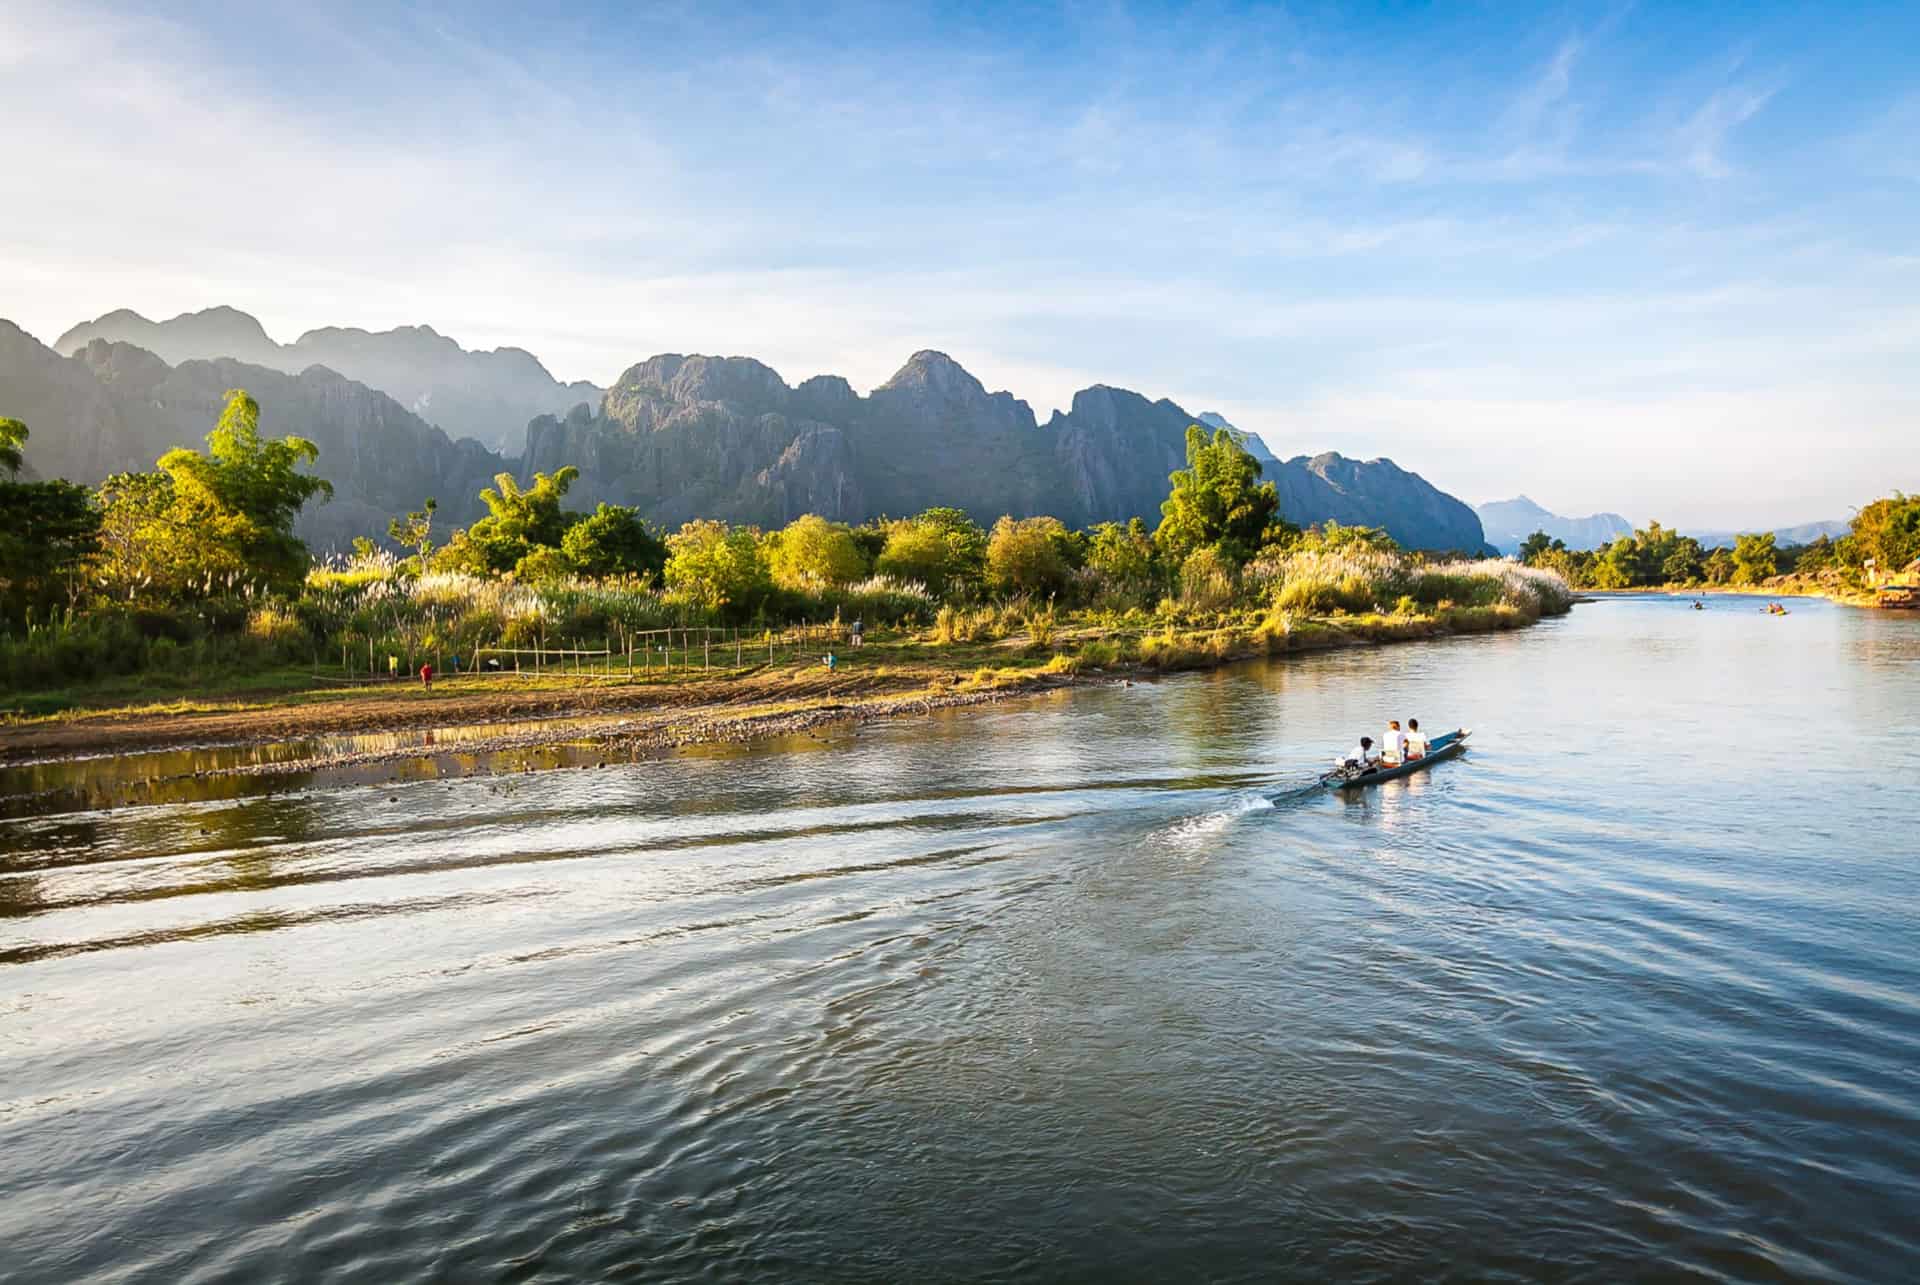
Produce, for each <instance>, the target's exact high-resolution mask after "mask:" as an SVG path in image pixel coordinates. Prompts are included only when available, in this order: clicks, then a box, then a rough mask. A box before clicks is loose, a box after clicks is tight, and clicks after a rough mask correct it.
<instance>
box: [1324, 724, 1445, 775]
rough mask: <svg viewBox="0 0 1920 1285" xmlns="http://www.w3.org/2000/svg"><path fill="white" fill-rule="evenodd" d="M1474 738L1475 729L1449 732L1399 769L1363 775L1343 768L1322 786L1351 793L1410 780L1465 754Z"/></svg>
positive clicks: (1371, 770)
mask: <svg viewBox="0 0 1920 1285" xmlns="http://www.w3.org/2000/svg"><path fill="white" fill-rule="evenodd" d="M1472 735H1473V729H1472V728H1462V729H1461V730H1459V731H1457V732H1447V733H1445V734H1444V735H1441V736H1436V737H1434V738H1433V740H1432V741H1430V742H1428V744H1427V752H1426V753H1425V754H1423V755H1421V756H1420V757H1419V758H1417V759H1410V760H1408V761H1407V762H1405V763H1402V764H1400V765H1399V766H1398V767H1373V768H1367V769H1366V770H1364V771H1360V772H1348V771H1347V770H1346V769H1344V768H1340V769H1336V770H1334V771H1332V772H1329V773H1327V774H1326V775H1325V776H1323V777H1321V778H1320V784H1321V786H1322V787H1323V788H1325V789H1329V790H1351V789H1354V788H1356V787H1358V786H1364V785H1378V784H1380V782H1382V781H1391V780H1393V779H1395V778H1396V777H1402V776H1411V775H1412V774H1413V773H1415V772H1419V771H1422V770H1424V769H1426V768H1430V767H1432V766H1433V765H1434V764H1435V763H1438V762H1440V760H1442V759H1450V758H1455V757H1457V756H1458V755H1460V754H1461V753H1463V752H1464V751H1465V750H1466V748H1467V738H1468V737H1469V736H1472Z"/></svg>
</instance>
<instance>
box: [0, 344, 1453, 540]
mask: <svg viewBox="0 0 1920 1285" xmlns="http://www.w3.org/2000/svg"><path fill="white" fill-rule="evenodd" d="M247 320H250V319H248V318H245V317H244V314H237V313H231V311H230V310H228V311H227V312H224V313H221V314H220V315H217V316H212V317H209V316H208V315H207V314H195V321H194V323H193V326H194V327H197V329H195V330H194V334H195V336H196V342H199V341H201V340H203V339H204V338H205V336H206V335H207V334H209V333H217V334H219V335H221V336H223V341H224V342H230V343H235V344H238V343H241V342H242V340H246V341H247V342H256V341H257V340H258V339H259V338H262V337H263V332H260V333H258V334H256V332H257V327H248V326H247V325H246V324H245V322H246V321H247ZM169 324H170V323H169ZM182 333H183V331H182V330H179V329H175V330H168V331H167V332H166V334H167V335H169V336H172V337H174V338H178V336H179V335H180V334H182ZM390 333H391V332H390ZM249 336H253V338H251V339H250V338H249ZM435 338H436V339H437V337H435ZM68 339H69V340H70V339H71V336H68ZM267 342H271V341H270V340H269V341H267ZM429 342H430V344H431V342H432V341H429ZM175 355H176V356H177V355H178V353H177V351H176V354H175ZM282 355H283V356H284V350H283V352H282ZM236 387H241V388H246V389H248V390H249V391H250V392H252V393H253V395H254V396H255V398H257V399H258V400H259V402H260V405H261V408H262V426H263V428H264V429H265V430H266V431H268V432H270V433H273V434H276V435H278V434H285V433H297V434H299V435H301V436H303V437H308V438H311V439H312V440H313V441H314V442H316V443H317V444H318V445H319V447H320V459H319V463H318V465H317V466H316V471H317V472H318V473H319V474H320V475H321V476H323V477H326V478H327V479H328V480H329V481H331V482H332V483H333V484H334V487H335V498H334V500H333V502H332V503H330V504H327V505H323V506H318V507H315V508H312V509H310V510H309V511H308V512H306V513H305V514H303V516H302V518H301V523H300V530H301V532H302V533H303V534H304V535H305V536H306V537H307V538H308V539H309V540H310V541H312V542H313V543H315V544H316V546H317V547H320V548H323V549H324V548H341V547H344V545H345V544H346V543H347V542H348V541H349V540H350V539H351V538H352V537H354V536H356V535H378V534H380V533H382V532H384V531H385V529H386V523H387V519H388V518H389V517H391V516H393V515H395V514H398V513H402V512H404V511H406V510H407V509H410V508H414V507H417V506H418V505H419V503H420V501H421V500H422V499H424V498H425V497H427V496H429V495H431V496H434V497H436V498H437V499H438V500H439V501H440V505H441V510H440V511H441V518H442V521H443V522H444V523H446V524H447V526H448V527H451V526H452V525H454V524H457V523H461V522H465V521H468V520H471V519H472V518H473V517H475V516H477V515H478V510H479V505H478V501H477V498H476V496H477V494H478V492H479V491H480V489H481V488H482V487H483V486H485V485H487V484H488V483H489V482H490V480H491V478H492V476H493V475H494V474H495V473H497V472H500V471H503V470H512V471H515V472H517V473H518V475H519V476H520V477H521V478H523V479H526V478H530V477H531V476H532V475H533V474H534V473H535V472H552V471H553V470H555V469H558V468H562V467H565V466H567V465H573V466H575V467H577V468H578V469H579V470H580V478H579V480H578V481H577V482H576V483H575V484H574V488H573V490H572V492H571V494H570V495H569V497H568V504H569V506H570V507H573V508H578V509H589V508H591V507H592V506H593V505H594V504H595V503H597V502H599V501H602V500H606V501H611V502H614V503H620V504H632V505H635V506H637V507H639V508H640V510H641V511H642V513H643V514H644V515H645V516H646V517H647V518H648V519H649V520H650V521H652V522H654V523H656V524H659V525H664V526H668V527H672V526H677V525H678V524H679V523H681V522H684V521H686V520H688V519H690V518H696V517H717V518H725V519H728V520H730V521H734V522H748V523H756V524H760V525H765V526H773V525H779V524H784V523H786V522H787V521H789V520H791V519H792V518H794V517H797V516H799V515H800V514H802V513H819V514H822V515H824V516H826V517H829V518H837V519H843V520H846V521H854V522H857V521H861V520H864V519H866V518H870V517H874V516H878V515H883V514H895V515H905V514H911V513H916V512H919V511H920V510H922V509H925V508H928V507H930V506H933V505H940V504H945V505H954V506H957V507H960V508H964V509H966V510H967V511H968V512H970V513H971V514H972V515H973V516H974V517H975V518H976V519H977V520H979V521H981V522H983V523H990V522H992V521H993V520H994V519H995V518H997V517H999V516H1000V515H1001V514H1003V513H1010V514H1014V515H1016V516H1026V515H1031V514H1037V513H1049V514H1053V515H1054V516H1057V517H1059V518H1061V519H1062V520H1064V521H1066V522H1068V523H1069V524H1071V525H1074V526H1087V525H1091V524H1093V523H1095V522H1101V521H1107V520H1116V521H1124V520H1125V519H1127V518H1132V517H1140V518H1144V519H1146V520H1147V521H1149V522H1156V521H1157V520H1158V517H1159V509H1160V503H1161V501H1162V500H1163V499H1165V497H1166V493H1167V475H1168V474H1169V473H1171V472H1172V471H1173V470H1175V469H1177V468H1180V467H1182V466H1183V465H1184V464H1185V460H1186V432H1187V428H1188V426H1189V425H1191V424H1193V423H1194V422H1195V421H1196V418H1197V417H1196V416H1194V415H1191V414H1189V413H1188V412H1187V411H1185V410H1183V409H1182V408H1181V407H1179V406H1177V405H1175V404H1174V403H1173V402H1170V401H1166V400H1160V401H1151V400H1149V399H1147V398H1145V397H1142V396H1141V395H1140V394H1138V393H1134V392H1130V391H1128V390H1126V389H1123V388H1111V387H1108V386H1105V385H1095V386H1094V387H1092V388H1087V389H1083V390H1081V391H1080V392H1079V393H1076V394H1075V395H1074V398H1073V403H1072V407H1071V409H1069V410H1067V411H1064V412H1056V413H1055V414H1054V415H1053V416H1052V417H1051V418H1049V419H1048V420H1047V422H1046V423H1045V424H1040V423H1037V422H1036V420H1035V417H1034V414H1033V410H1032V408H1031V407H1030V406H1028V405H1027V403H1025V402H1023V401H1021V400H1019V399H1018V398H1016V397H1014V396H1012V395H1011V394H1009V393H1005V392H989V391H988V390H987V389H986V387H985V386H984V385H982V384H981V383H980V381H979V380H978V379H976V378H974V377H973V376H972V375H971V374H969V373H968V372H967V371H966V370H965V369H963V368H962V367H961V366H960V365H959V363H957V362H955V361H954V360H953V359H952V358H950V357H948V356H946V355H945V354H943V353H938V352H932V351H925V352H918V353H915V354H914V355H913V356H912V357H911V358H909V359H908V361H907V363H906V364H905V365H904V366H902V367H901V368H900V370H899V372H898V373H896V374H895V375H894V376H893V378H891V379H889V380H888V381H887V382H886V383H884V384H882V385H880V386H879V387H878V388H875V389H874V390H873V391H872V393H870V394H869V395H867V396H865V397H862V396H860V395H859V394H858V393H856V392H855V391H854V390H853V387H852V386H851V385H850V384H848V382H847V381H846V380H844V379H842V378H839V377H838V376H833V375H822V376H817V377H815V378H812V379H808V380H806V381H805V382H803V383H801V384H799V385H798V386H790V385H788V384H787V382H786V381H785V380H784V379H782V378H781V377H780V376H779V375H778V374H777V373H775V372H774V371H773V370H772V369H770V368H769V367H768V366H766V365H765V364H763V363H761V362H759V361H756V360H754V359H753V358H750V357H708V356H680V355H676V354H668V355H663V356H658V357H653V358H649V359H648V360H646V361H644V362H641V363H639V364H638V365H636V366H633V367H632V368H630V369H629V370H627V371H626V372H625V373H624V374H623V375H621V377H620V379H619V380H618V381H617V382H616V383H615V384H614V386H613V387H612V388H609V389H608V390H607V392H606V394H605V395H604V396H603V397H601V398H599V399H598V405H597V407H593V406H589V405H587V404H586V403H584V402H583V403H577V404H575V405H574V406H573V407H572V408H571V409H570V410H568V411H566V412H565V413H564V414H543V415H538V416H535V417H533V418H532V419H531V420H530V422H529V423H528V424H527V425H526V430H525V447H524V450H523V451H522V453H521V456H520V458H519V459H518V460H517V461H516V460H513V459H510V458H503V457H502V455H500V454H499V453H497V452H495V451H492V450H489V449H488V448H486V447H485V446H484V445H482V444H481V443H479V442H477V441H473V440H470V439H463V440H458V441H456V440H454V439H452V438H450V437H449V436H448V435H447V434H446V432H444V431H443V430H442V429H440V428H438V427H436V426H435V425H433V424H430V423H428V422H426V420H424V419H423V418H422V417H421V416H420V415H418V414H416V413H414V412H413V411H411V410H409V409H408V408H407V407H405V406H403V405H401V404H400V403H399V402H398V401H396V400H395V399H394V398H393V397H391V396H389V395H387V394H386V393H384V392H381V391H379V390H376V389H373V388H369V387H367V386H366V385H365V384H364V383H362V382H359V381H357V380H354V379H351V378H349V377H347V376H346V375H344V374H341V373H339V372H338V371H337V370H335V369H333V368H332V367H330V366H327V365H319V364H312V365H308V366H306V367H304V368H302V369H301V371H300V372H299V373H297V374H292V373H288V372H287V371H285V370H282V369H278V368H272V367H269V366H266V365H262V364H257V363H249V362H242V361H238V360H235V359H232V358H221V359H218V360H202V359H197V358H184V359H181V360H179V361H177V362H175V363H172V364H169V363H168V362H167V361H165V360H163V359H162V357H161V356H159V355H156V354H154V353H152V352H149V351H147V350H145V349H143V348H140V347H136V346H134V345H132V344H129V343H117V342H110V341H108V340H106V339H104V338H99V337H96V338H93V339H90V340H89V341H88V342H87V343H86V344H84V345H83V346H82V347H81V348H80V349H79V350H78V352H77V353H76V354H75V355H72V356H62V355H60V354H59V353H58V352H55V351H54V350H53V349H50V348H47V347H45V346H44V345H41V344H40V343H38V342H37V341H36V340H34V339H33V338H32V337H31V336H28V335H26V334H25V333H24V332H22V331H21V330H19V328H18V327H15V326H12V325H11V324H10V323H0V408H4V410H5V412H6V413H8V414H12V415H18V416H20V417H21V418H23V419H25V420H26V421H27V422H28V424H29V425H31V426H32V428H33V433H34V435H33V442H32V445H33V450H32V452H31V454H30V460H31V462H32V463H33V465H34V466H35V468H36V469H37V470H38V471H39V472H40V473H42V474H43V475H47V476H64V477H70V478H73V479H75V480H77V481H82V482H88V483H93V482H98V481H99V480H100V479H101V478H103V477H105V476H106V475H107V474H109V473H113V472H118V471H122V470H127V469H146V468H151V467H152V466H153V461H154V460H155V459H156V458H158V457H159V456H160V455H161V454H162V453H163V452H165V451H166V450H168V449H169V448H171V447H173V446H180V445H188V446H198V445H199V444H200V443H201V442H202V441H203V439H204V438H205V435H206V432H207V430H208V428H209V427H211V425H212V424H213V422H214V419H215V417H216V416H217V415H218V413H219V408H220V404H221V399H222V396H223V394H224V393H225V391H226V390H227V389H229V388H236ZM1236 431H1237V430H1236ZM1267 460H1268V462H1267V463H1265V464H1264V466H1263V467H1264V468H1265V471H1266V474H1267V476H1268V477H1270V478H1271V479H1272V480H1273V481H1274V482H1275V483H1276V485H1277V487H1278V489H1279V492H1280V497H1281V506H1282V511H1283V512H1284V513H1285V515H1286V516H1287V517H1288V518H1289V519H1291V520H1292V521H1294V522H1298V523H1301V524H1310V523H1314V522H1321V521H1325V520H1327V519H1330V518H1331V519H1336V520H1338V521H1340V522H1343V523H1364V524H1366V525H1370V526H1380V527H1384V528H1385V529H1386V530H1387V531H1388V532H1390V533H1391V534H1392V535H1393V536H1394V538H1395V539H1397V540H1399V541H1400V542H1401V543H1402V544H1405V545H1408V546H1410V547H1415V548H1432V549H1468V550H1478V549H1480V548H1481V547H1482V537H1481V531H1480V523H1479V520H1478V519H1477V518H1475V517H1474V515H1473V512H1472V510H1471V509H1469V508H1467V506H1466V505H1464V504H1462V503H1461V502H1460V501H1458V500H1456V499H1454V498H1453V497H1451V496H1449V495H1446V494H1444V493H1442V492H1440V491H1438V490H1436V489H1435V488H1434V487H1432V486H1431V485H1429V484H1428V483H1427V482H1426V481H1425V480H1423V479H1422V478H1420V477H1419V476H1418V475H1416V474H1413V473H1408V472H1405V471H1404V470H1402V469H1400V468H1398V467H1397V466H1395V465H1394V464H1393V463H1392V462H1391V461H1388V460H1372V461H1366V462H1361V461H1357V460H1348V459H1345V458H1343V457H1341V456H1339V455H1336V454H1325V455H1320V456H1315V457H1312V458H1308V457H1306V456H1299V457H1296V458H1294V459H1290V460H1286V461H1278V460H1273V459H1272V457H1271V456H1270V455H1268V456H1267Z"/></svg>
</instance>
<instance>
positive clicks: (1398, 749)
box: [1380, 727, 1407, 763]
mask: <svg viewBox="0 0 1920 1285" xmlns="http://www.w3.org/2000/svg"><path fill="white" fill-rule="evenodd" d="M1380 756H1381V757H1382V758H1389V759H1392V760H1393V761H1394V762H1396V763H1398V762H1402V761H1403V760H1405V759H1406V757H1407V734H1406V733H1405V732H1396V731H1395V730H1394V729H1392V728H1391V727H1389V728H1388V729H1387V734H1386V736H1385V737H1384V738H1382V739H1381V741H1380Z"/></svg>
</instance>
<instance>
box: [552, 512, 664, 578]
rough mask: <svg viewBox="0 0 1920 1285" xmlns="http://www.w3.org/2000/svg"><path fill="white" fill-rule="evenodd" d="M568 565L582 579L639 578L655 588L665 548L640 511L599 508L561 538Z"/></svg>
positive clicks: (569, 528)
mask: <svg viewBox="0 0 1920 1285" xmlns="http://www.w3.org/2000/svg"><path fill="white" fill-rule="evenodd" d="M560 550H561V552H562V553H564V554H565V555H566V560H567V564H568V565H569V566H571V567H572V568H573V569H574V570H575V571H577V572H578V573H579V574H581V575H585V576H640V577H641V578H643V579H645V580H646V581H647V582H648V583H650V584H658V583H659V582H660V575H661V573H662V572H663V571H665V570H666V566H667V546H666V542H665V541H663V540H661V539H660V538H659V537H658V536H656V535H655V534H654V533H653V532H652V531H650V530H648V529H647V524H646V523H645V522H644V521H642V520H641V517H640V510H638V509H635V508H629V507H627V506H626V505H623V504H601V505H599V506H598V507H596V508H595V509H594V511H593V512H592V513H589V514H587V515H586V516H585V517H583V518H581V519H580V520H579V521H578V522H575V523H574V524H573V525H572V526H570V527H568V528H567V533H566V535H564V536H562V537H561V538H560Z"/></svg>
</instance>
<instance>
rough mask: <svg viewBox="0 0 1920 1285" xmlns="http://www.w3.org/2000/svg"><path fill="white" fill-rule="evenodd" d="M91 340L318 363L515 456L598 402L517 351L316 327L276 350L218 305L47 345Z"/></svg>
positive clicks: (66, 350) (404, 332) (253, 323)
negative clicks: (576, 409) (569, 414)
mask: <svg viewBox="0 0 1920 1285" xmlns="http://www.w3.org/2000/svg"><path fill="white" fill-rule="evenodd" d="M94 339H105V340H108V341H110V342H115V343H129V344H133V345H135V346H137V347H140V348H144V349H146V350H147V351H149V352H151V353H153V354H155V355H156V356H158V357H159V358H160V359H161V360H162V361H164V362H166V363H167V364H168V365H170V366H178V365H179V364H180V363H181V362H185V361H213V360H218V359H220V358H231V359H233V360H235V361H242V362H248V363H251V364H253V365H257V366H265V367H267V368H268V369H270V370H278V371H282V372H284V373H286V374H298V373H300V372H301V371H304V370H306V369H307V368H308V367H309V366H316V365H317V366H324V367H326V368H327V369H328V370H332V371H338V372H339V373H340V374H342V375H344V376H346V377H347V378H349V379H351V380H354V381H355V382H358V383H361V384H365V385H366V386H367V387H369V388H374V389H378V390H380V391H381V392H384V393H386V394H388V395H389V396H391V397H392V398H393V399H394V400H396V401H398V402H399V403H401V404H402V405H404V406H409V407H411V408H412V409H413V410H414V411H415V412H416V413H417V414H420V415H422V416H430V417H431V419H432V420H433V422H435V423H436V424H438V425H439V426H440V427H441V428H443V429H446V430H448V431H450V432H452V433H454V434H455V435H460V436H472V437H476V438H479V439H482V440H484V441H485V442H487V443H488V444H490V445H491V446H494V447H496V448H500V449H507V450H517V449H518V448H519V444H520V443H521V442H522V441H524V439H525V433H526V428H527V422H528V421H529V420H531V419H533V418H534V417H535V416H538V415H543V414H559V413H564V412H565V411H566V410H567V409H568V408H569V407H571V406H572V405H574V404H575V403H577V402H579V401H581V400H582V399H583V398H586V399H592V400H596V401H597V400H598V399H599V397H600V396H601V390H600V389H598V388H596V387H594V386H593V385H591V384H586V383H576V384H562V383H560V382H559V381H557V380H556V379H554V377H553V376H552V374H551V373H549V372H548V370H547V368H546V367H545V366H543V365H541V364H540V362H539V360H538V359H537V358H535V357H534V356H533V354H532V353H529V352H526V351H525V350H524V349H518V348H505V349H495V350H494V351H493V352H481V351H469V350H467V349H465V348H462V347H461V346H460V345H459V343H457V342H456V341H455V340H453V339H452V338H450V337H448V336H446V335H443V334H441V333H440V332H439V331H437V330H435V329H434V328H433V327H432V326H429V325H426V324H418V325H407V326H396V327H394V328H393V329H391V330H381V331H369V330H364V329H361V328H359V327H357V326H322V327H318V328H316V329H313V330H309V331H307V332H306V333H305V334H302V335H301V336H300V337H299V338H298V339H296V340H295V341H294V342H293V343H291V344H280V343H276V342H275V341H274V340H273V338H272V337H271V336H270V335H268V334H267V331H266V328H265V327H264V326H262V325H261V324H260V321H259V319H258V318H256V317H254V316H253V315H251V314H250V313H246V312H243V311H241V310H240V309H238V308H234V307H231V306H230V305H226V304H216V305H215V306H213V307H211V308H206V309H203V310H201V311H199V312H188V313H182V314H180V315H179V316H177V317H174V318H172V319H171V320H169V321H160V322H155V321H149V320H148V319H147V318H145V317H143V316H141V315H140V314H139V313H137V312H134V311H133V310H131V309H128V308H121V309H118V310H116V311H114V312H110V313H107V314H106V315H105V316H102V317H99V318H96V319H95V320H93V321H89V322H83V323H82V324H80V325H78V326H75V327H73V329H71V330H69V331H67V332H66V333H65V334H64V335H62V336H60V338H59V339H58V340H57V341H56V342H55V344H54V348H55V349H56V350H57V351H58V352H60V353H62V354H65V355H72V354H74V353H77V352H79V351H81V350H82V349H84V348H86V346H87V344H88V343H89V342H90V341H92V340H94Z"/></svg>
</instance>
